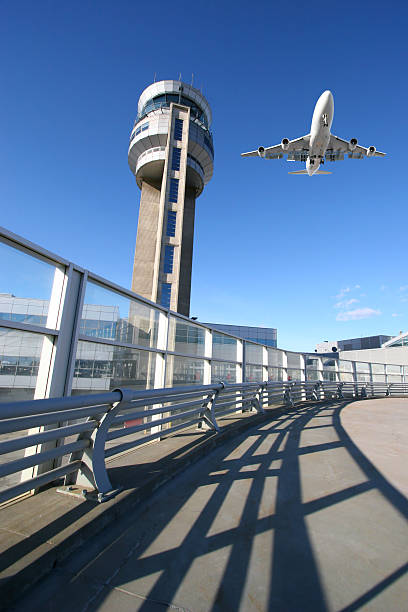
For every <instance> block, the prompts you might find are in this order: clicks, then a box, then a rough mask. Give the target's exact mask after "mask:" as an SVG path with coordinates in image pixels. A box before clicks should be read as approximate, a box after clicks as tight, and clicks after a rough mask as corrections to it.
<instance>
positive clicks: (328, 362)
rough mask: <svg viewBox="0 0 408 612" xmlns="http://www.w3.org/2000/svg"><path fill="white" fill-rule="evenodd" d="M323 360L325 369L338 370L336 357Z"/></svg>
mask: <svg viewBox="0 0 408 612" xmlns="http://www.w3.org/2000/svg"><path fill="white" fill-rule="evenodd" d="M322 361H323V370H331V371H332V372H335V371H336V361H337V360H336V359H322ZM328 380H330V379H328Z"/></svg>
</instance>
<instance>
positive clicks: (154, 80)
mask: <svg viewBox="0 0 408 612" xmlns="http://www.w3.org/2000/svg"><path fill="white" fill-rule="evenodd" d="M155 82H156V73H154V79H153V83H155Z"/></svg>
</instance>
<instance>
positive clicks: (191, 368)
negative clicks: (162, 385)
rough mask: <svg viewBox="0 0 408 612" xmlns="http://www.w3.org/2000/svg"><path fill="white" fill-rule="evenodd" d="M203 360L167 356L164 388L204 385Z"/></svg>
mask: <svg viewBox="0 0 408 612" xmlns="http://www.w3.org/2000/svg"><path fill="white" fill-rule="evenodd" d="M204 363H205V362H204V360H203V359H191V358H189V357H178V356H177V355H167V363H166V387H173V386H175V385H202V384H204Z"/></svg>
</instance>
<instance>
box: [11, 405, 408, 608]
mask: <svg viewBox="0 0 408 612" xmlns="http://www.w3.org/2000/svg"><path fill="white" fill-rule="evenodd" d="M407 415H408V400H406V399H396V398H387V399H384V400H364V401H360V402H352V403H347V402H342V403H340V402H338V403H333V404H318V405H314V406H303V407H301V408H297V409H295V410H294V411H291V412H286V413H281V414H279V415H275V417H274V418H269V419H268V420H266V421H263V422H258V423H256V424H255V423H254V425H253V426H252V427H251V428H250V429H248V430H247V431H246V432H244V433H241V434H239V435H237V436H236V437H234V438H232V439H229V440H228V441H226V442H225V444H223V445H222V446H219V447H217V448H214V449H213V450H212V451H211V452H209V453H208V454H207V456H203V457H202V458H201V459H200V460H199V461H198V462H196V463H195V464H193V465H191V466H190V467H189V469H188V470H186V471H184V472H183V473H181V474H180V475H179V476H177V478H175V479H174V480H172V481H171V482H169V483H167V484H166V485H164V486H162V487H161V488H160V490H159V491H157V492H156V493H154V494H153V495H151V496H150V500H149V504H148V505H146V506H145V507H144V508H142V509H141V510H140V511H134V512H132V511H129V512H128V513H126V514H122V516H121V518H120V520H118V521H116V522H115V523H114V524H110V525H109V526H108V527H107V528H106V529H104V530H103V531H102V532H101V533H100V534H99V535H98V537H97V538H94V539H93V540H92V539H91V540H88V541H87V544H86V546H83V547H82V548H80V549H79V550H77V551H76V552H75V554H73V555H71V556H70V557H68V558H66V559H65V560H64V561H62V562H61V563H58V564H57V565H56V567H55V569H54V570H53V571H52V572H51V573H50V574H49V575H48V576H47V577H46V578H44V579H43V580H42V581H41V582H39V583H38V584H37V585H36V586H35V587H34V588H33V589H31V590H30V591H29V592H28V593H26V595H25V596H24V598H23V599H21V600H20V601H19V603H18V604H16V605H15V606H14V607H13V608H10V609H12V610H14V611H15V612H21V611H24V612H26V611H29V610H44V611H59V612H64V611H68V610H70V611H71V610H81V611H84V612H85V611H91V610H100V611H107V610H115V611H119V612H120V611H123V612H128V611H129V612H130V611H132V612H133V611H142V612H155V611H156V610H157V611H158V612H159V611H163V610H167V609H173V610H181V611H194V612H201V611H207V610H212V611H223V612H224V611H225V612H229V611H231V612H232V611H233V612H236V611H238V610H239V611H245V612H246V611H249V612H252V611H254V612H255V611H269V610H271V611H272V610H274V611H279V612H281V611H290V612H292V611H293V612H300V611H302V612H303V611H305V612H308V611H313V612H316V611H320V610H322V611H326V610H330V611H331V610H333V611H334V610H335V611H340V610H341V611H343V612H345V611H347V612H349V611H350V612H351V611H352V610H370V611H387V612H388V611H391V610H392V611H403V612H406V611H407V610H408V580H407V570H408V562H407V551H408V525H407V518H408V500H407V498H406V495H405V494H406V491H407V486H408V476H407V469H406V467H407V465H408V452H407V445H406V442H407V441H408V420H407ZM157 446H158V445H157ZM38 497H39V496H38ZM87 503H89V502H87Z"/></svg>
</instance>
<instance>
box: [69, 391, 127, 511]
mask: <svg viewBox="0 0 408 612" xmlns="http://www.w3.org/2000/svg"><path fill="white" fill-rule="evenodd" d="M114 392H119V393H120V394H121V396H122V397H121V399H120V400H119V402H114V403H112V404H111V407H110V409H109V410H108V411H107V412H106V413H105V414H104V415H103V417H102V419H101V421H100V423H99V426H98V427H97V428H96V429H95V430H94V431H93V432H92V436H91V439H92V441H93V446H92V447H90V448H88V449H85V450H84V454H83V456H82V462H83V464H84V466H85V467H84V470H81V472H80V473H79V474H78V476H77V480H76V484H84V481H85V482H86V483H89V481H90V479H89V471H90V470H91V471H92V474H93V481H94V486H95V488H96V490H97V492H98V501H99V502H104V501H107V500H108V499H110V498H111V497H114V496H115V495H117V494H118V493H119V492H120V491H121V490H122V487H120V488H118V489H114V488H113V487H112V484H111V482H110V480H109V476H108V472H107V470H106V465H105V445H106V436H107V434H108V431H109V427H110V426H111V424H112V421H113V419H114V418H115V416H116V415H117V413H118V412H119V411H120V410H121V409H122V408H123V406H124V405H126V404H128V402H129V400H130V399H131V397H132V396H133V393H134V392H133V391H132V390H131V389H114Z"/></svg>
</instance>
